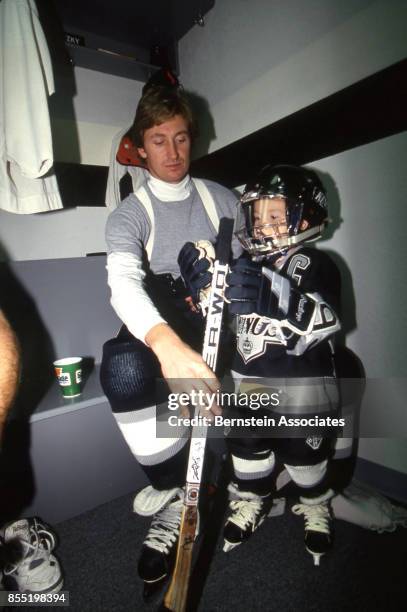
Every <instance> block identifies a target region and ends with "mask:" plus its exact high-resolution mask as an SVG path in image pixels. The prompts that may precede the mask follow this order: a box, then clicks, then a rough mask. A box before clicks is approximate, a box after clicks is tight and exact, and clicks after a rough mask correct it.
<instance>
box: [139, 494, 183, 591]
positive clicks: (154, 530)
mask: <svg viewBox="0 0 407 612" xmlns="http://www.w3.org/2000/svg"><path fill="white" fill-rule="evenodd" d="M183 495H184V492H183V490H182V489H179V488H175V489H170V490H168V491H156V490H155V489H153V487H151V486H149V487H146V489H143V490H142V491H141V492H140V493H139V494H138V495H137V497H136V499H135V500H134V511H135V512H137V513H138V514H141V515H142V516H151V515H154V516H153V520H152V522H151V525H150V528H149V530H148V533H147V536H146V538H145V540H144V543H143V547H142V549H141V555H140V558H139V562H138V574H139V576H140V578H141V579H142V580H144V583H145V588H144V596H145V597H146V598H149V597H150V596H151V595H152V594H154V593H155V592H156V590H157V588H159V587H160V586H161V584H162V583H163V582H164V580H165V579H166V577H167V576H168V574H169V573H171V571H172V566H173V564H174V561H175V556H176V550H177V542H178V536H179V527H180V522H181V515H182V507H183Z"/></svg>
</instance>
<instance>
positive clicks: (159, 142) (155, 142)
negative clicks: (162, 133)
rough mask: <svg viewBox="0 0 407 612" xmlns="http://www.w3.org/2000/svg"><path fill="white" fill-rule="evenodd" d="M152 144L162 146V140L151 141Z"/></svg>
mask: <svg viewBox="0 0 407 612" xmlns="http://www.w3.org/2000/svg"><path fill="white" fill-rule="evenodd" d="M153 144H155V145H162V144H164V140H153Z"/></svg>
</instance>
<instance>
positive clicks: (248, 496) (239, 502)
mask: <svg viewBox="0 0 407 612" xmlns="http://www.w3.org/2000/svg"><path fill="white" fill-rule="evenodd" d="M228 490H229V492H230V494H231V496H230V502H229V509H230V515H229V517H228V519H227V521H226V524H225V527H224V530H223V537H224V540H225V541H224V545H223V550H224V552H229V551H230V550H232V549H233V548H235V547H236V546H239V544H241V543H242V542H244V541H246V540H247V539H248V538H249V537H250V536H251V535H252V533H254V532H255V531H256V529H257V528H258V527H260V525H261V524H262V522H263V521H264V519H265V518H266V516H268V514H269V512H270V510H271V508H272V505H273V500H272V498H271V495H267V496H264V497H261V496H260V495H256V494H255V493H250V492H242V491H239V489H238V488H237V486H236V485H235V484H233V483H231V484H230V485H229V486H228Z"/></svg>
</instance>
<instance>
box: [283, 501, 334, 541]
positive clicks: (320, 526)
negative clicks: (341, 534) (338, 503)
mask: <svg viewBox="0 0 407 612" xmlns="http://www.w3.org/2000/svg"><path fill="white" fill-rule="evenodd" d="M291 510H292V511H293V512H294V514H298V515H299V514H303V515H304V520H305V529H306V530H309V531H319V532H320V533H328V534H329V533H330V530H329V521H330V518H331V516H330V514H329V510H328V504H315V505H314V506H310V505H308V504H295V505H294V506H293V507H292V508H291Z"/></svg>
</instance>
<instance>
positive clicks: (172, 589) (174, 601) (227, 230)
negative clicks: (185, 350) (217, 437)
mask: <svg viewBox="0 0 407 612" xmlns="http://www.w3.org/2000/svg"><path fill="white" fill-rule="evenodd" d="M232 231H233V221H232V219H226V218H222V219H221V221H220V225H219V234H218V245H217V259H216V261H215V264H214V269H213V276H212V285H211V292H210V298H209V306H208V314H207V318H206V326H205V337H204V345H203V350H202V357H203V359H204V361H205V362H206V363H207V364H208V366H209V367H210V368H211V369H212V370H213V371H215V370H216V364H217V360H218V352H219V344H220V335H221V327H222V316H223V305H224V301H223V293H224V289H225V284H226V283H225V280H226V274H227V272H228V260H229V253H230V244H231V240H232ZM199 410H200V407H199V406H196V408H195V416H199ZM201 421H202V419H201ZM203 423H204V421H203ZM207 429H208V426H207V425H205V424H202V425H201V424H198V425H195V426H194V427H193V428H192V433H191V446H190V449H189V457H188V467H187V477H186V484H185V493H184V507H183V510H182V517H181V524H180V532H179V540H178V549H177V557H176V561H175V567H174V572H173V575H172V579H171V583H170V586H169V587H168V591H167V593H166V595H165V598H164V607H165V608H166V609H167V610H172V611H173V612H184V610H185V608H186V602H187V595H188V583H189V577H190V574H191V567H192V552H193V545H194V540H195V532H196V527H197V522H198V502H199V488H200V484H201V477H202V468H203V464H204V459H205V446H206V436H207Z"/></svg>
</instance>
